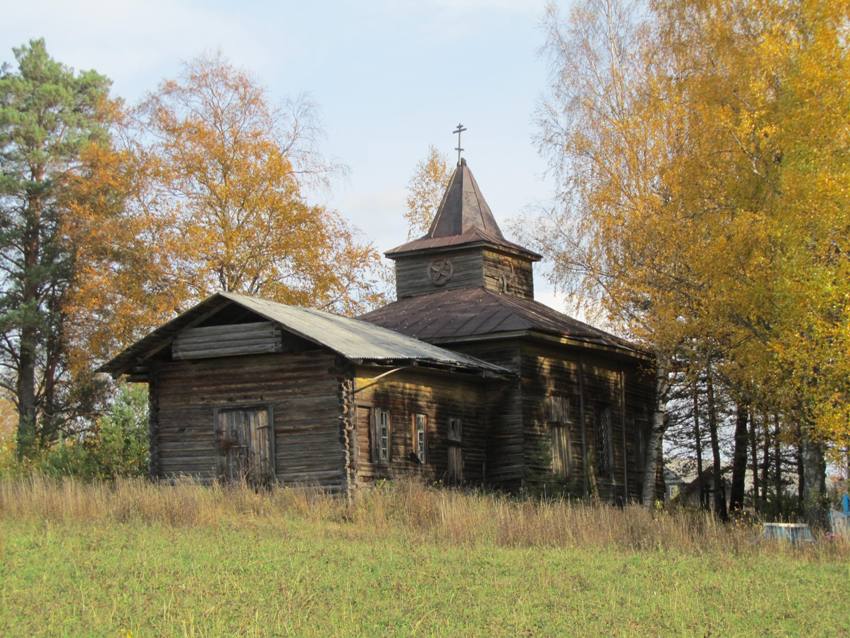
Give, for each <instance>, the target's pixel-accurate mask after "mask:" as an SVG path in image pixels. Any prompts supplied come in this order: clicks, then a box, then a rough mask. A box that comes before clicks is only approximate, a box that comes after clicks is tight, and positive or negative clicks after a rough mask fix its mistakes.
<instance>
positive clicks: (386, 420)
mask: <svg viewBox="0 0 850 638" xmlns="http://www.w3.org/2000/svg"><path fill="white" fill-rule="evenodd" d="M373 414H374V417H373V424H372V460H373V462H375V463H389V460H390V445H391V430H390V412H389V410H385V409H383V408H375V410H374V412H373Z"/></svg>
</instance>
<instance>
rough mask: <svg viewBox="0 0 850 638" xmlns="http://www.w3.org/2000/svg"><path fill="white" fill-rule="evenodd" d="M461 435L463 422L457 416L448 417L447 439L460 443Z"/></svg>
mask: <svg viewBox="0 0 850 638" xmlns="http://www.w3.org/2000/svg"><path fill="white" fill-rule="evenodd" d="M462 436H463V422H462V421H461V420H460V419H459V418H457V417H451V418H450V419H449V437H448V438H449V441H451V442H453V443H460V442H461V438H462Z"/></svg>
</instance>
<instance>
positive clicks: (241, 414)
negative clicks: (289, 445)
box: [215, 406, 275, 485]
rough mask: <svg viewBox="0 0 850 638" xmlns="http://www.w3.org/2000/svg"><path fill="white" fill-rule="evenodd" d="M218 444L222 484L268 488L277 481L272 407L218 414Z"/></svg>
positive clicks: (225, 410)
mask: <svg viewBox="0 0 850 638" xmlns="http://www.w3.org/2000/svg"><path fill="white" fill-rule="evenodd" d="M215 441H216V446H217V447H218V450H219V476H220V478H221V479H222V480H225V481H247V482H249V483H251V484H261V485H266V484H269V483H270V482H271V481H272V480H273V479H274V474H275V468H274V452H273V451H274V439H273V434H272V427H271V416H270V410H269V408H268V407H266V406H260V407H240V408H226V409H220V410H217V411H216V414H215Z"/></svg>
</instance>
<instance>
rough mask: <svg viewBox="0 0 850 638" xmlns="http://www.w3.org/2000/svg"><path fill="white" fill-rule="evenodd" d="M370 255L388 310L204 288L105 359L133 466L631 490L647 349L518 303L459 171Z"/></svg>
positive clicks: (215, 473) (649, 373) (207, 475)
mask: <svg viewBox="0 0 850 638" xmlns="http://www.w3.org/2000/svg"><path fill="white" fill-rule="evenodd" d="M387 257H389V258H390V259H392V260H393V261H394V262H395V271H396V289H397V290H396V291H397V300H396V301H395V302H393V303H391V304H389V305H387V306H384V307H382V308H379V309H377V310H374V311H373V312H370V313H368V314H366V315H363V316H361V317H359V318H358V319H351V318H346V317H340V316H336V315H333V314H330V313H326V312H321V311H318V310H313V309H308V308H298V307H293V306H285V305H282V304H278V303H274V302H271V301H266V300H263V299H257V298H252V297H245V296H242V295H236V294H232V293H220V294H216V295H213V296H212V297H210V298H208V299H206V300H204V301H203V302H201V303H200V304H198V305H197V306H195V307H194V308H192V309H191V310H189V311H187V312H186V313H184V314H182V315H180V316H178V317H177V318H175V319H173V320H172V321H170V322H168V323H167V324H165V325H163V326H161V327H160V328H158V329H157V330H155V331H154V332H152V333H151V334H149V335H148V336H147V337H145V338H143V339H142V340H140V341H139V342H137V343H135V344H134V345H132V346H131V347H129V348H128V349H126V350H125V351H124V352H122V353H121V354H119V355H118V356H117V357H115V358H114V359H112V360H111V361H110V362H109V363H107V364H106V365H105V366H103V368H102V370H103V371H106V372H110V373H112V374H113V375H114V376H121V375H126V376H127V377H128V378H129V379H130V380H133V381H143V382H147V383H148V384H149V388H150V393H149V396H150V451H151V467H150V471H151V475H152V476H153V477H155V478H169V477H175V476H179V475H190V476H193V477H195V478H198V479H200V480H204V481H211V480H215V479H219V480H234V479H246V480H249V481H252V482H262V483H268V482H274V483H279V484H284V485H293V484H300V485H315V486H321V487H325V488H328V489H334V490H350V489H352V488H355V487H357V486H361V485H364V484H368V483H369V482H371V481H374V480H376V479H380V478H396V477H402V476H410V475H413V476H418V477H422V478H423V479H425V480H428V481H440V482H443V483H446V484H472V485H484V486H489V487H494V488H500V489H507V490H513V491H516V490H529V491H537V490H547V491H548V492H549V493H559V492H560V493H568V494H575V495H579V496H580V495H598V496H599V497H601V498H603V499H606V500H609V501H612V502H622V501H624V500H629V499H636V498H639V496H640V490H641V484H642V479H643V467H642V465H643V458H644V453H645V450H644V445H645V441H646V440H647V439H648V429H649V427H650V419H651V415H652V410H653V408H654V390H655V388H654V374H653V370H652V360H651V358H650V357H649V356H648V355H647V354H646V353H644V352H642V351H641V350H640V349H639V348H637V347H635V346H633V345H631V344H629V343H628V342H626V341H624V340H622V339H619V338H617V337H615V336H613V335H611V334H608V333H606V332H604V331H602V330H598V329H596V328H594V327H592V326H590V325H587V324H585V323H582V322H580V321H576V320H575V319H572V318H570V317H568V316H566V315H564V314H562V313H560V312H557V311H555V310H553V309H552V308H549V307H547V306H545V305H543V304H541V303H539V302H537V301H535V300H534V285H533V276H532V268H533V264H534V262H536V261H539V260H540V255H538V254H536V253H534V252H532V251H530V250H528V249H526V248H523V247H522V246H519V245H517V244H515V243H512V242H510V241H508V240H507V239H505V237H504V236H503V235H502V232H501V230H500V229H499V226H498V224H497V223H496V220H495V218H494V217H493V214H492V213H491V211H490V208H489V206H488V205H487V202H486V201H485V200H484V197H483V196H482V194H481V191H480V189H479V188H478V184H477V183H476V181H475V178H474V177H473V176H472V172H471V171H470V169H469V167H468V166H467V164H466V162H465V160H461V161H460V163H459V164H458V166H457V168H456V170H455V172H454V174H453V176H452V178H451V181H450V184H449V186H448V188H447V190H446V192H445V195H444V196H443V199H442V203H441V204H440V207H439V210H438V212H437V215H436V217H435V219H434V221H433V223H432V225H431V228H430V230H429V232H428V233H427V234H426V235H425V236H424V237H422V238H420V239H417V240H415V241H411V242H408V243H406V244H403V245H401V246H399V247H397V248H394V249H392V250H390V251H388V252H387Z"/></svg>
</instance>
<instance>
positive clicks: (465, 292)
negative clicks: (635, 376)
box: [359, 288, 646, 357]
mask: <svg viewBox="0 0 850 638" xmlns="http://www.w3.org/2000/svg"><path fill="white" fill-rule="evenodd" d="M359 318H360V319H362V320H364V321H369V322H371V323H374V324H376V325H379V326H383V327H385V328H389V329H390V330H396V331H398V332H403V333H404V334H407V335H410V336H412V337H416V338H417V339H424V340H426V341H432V342H441V343H451V342H452V341H462V340H464V339H466V338H470V337H485V336H494V337H498V336H499V334H500V333H516V332H529V331H530V332H538V333H542V334H547V335H552V336H557V337H565V338H568V339H572V340H575V341H580V342H584V343H587V344H588V345H596V346H603V347H607V348H614V349H616V350H619V351H622V352H624V353H626V354H630V355H632V356H640V357H644V356H646V353H644V352H643V351H642V350H640V349H639V348H638V347H637V346H635V345H634V344H631V343H629V342H628V341H626V340H625V339H621V338H620V337H617V336H615V335H612V334H610V333H608V332H605V331H604V330H600V329H599V328H594V327H593V326H591V325H589V324H587V323H584V322H582V321H578V320H577V319H573V318H572V317H570V316H568V315H565V314H563V313H561V312H558V311H557V310H555V309H554V308H550V307H549V306H546V305H544V304H542V303H539V302H537V301H534V300H533V299H523V298H519V297H513V296H509V295H500V294H498V293H495V292H492V291H490V290H486V289H484V288H460V289H454V290H442V291H439V292H435V293H431V294H427V295H418V296H415V297H407V298H404V299H400V300H399V301H396V302H394V303H391V304H389V305H387V306H384V307H383V308H379V309H377V310H373V311H372V312H369V313H367V314H365V315H362V316H361V317H359Z"/></svg>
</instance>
